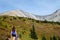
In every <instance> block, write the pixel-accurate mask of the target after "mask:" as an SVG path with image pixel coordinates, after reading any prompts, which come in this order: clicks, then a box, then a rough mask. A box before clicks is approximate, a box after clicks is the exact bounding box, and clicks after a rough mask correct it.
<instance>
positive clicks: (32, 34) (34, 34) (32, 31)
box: [31, 25, 38, 40]
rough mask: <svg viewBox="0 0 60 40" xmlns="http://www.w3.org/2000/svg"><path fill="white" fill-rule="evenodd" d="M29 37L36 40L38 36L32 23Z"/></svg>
mask: <svg viewBox="0 0 60 40" xmlns="http://www.w3.org/2000/svg"><path fill="white" fill-rule="evenodd" d="M31 38H32V39H34V40H38V37H37V35H36V32H35V28H34V25H33V26H32V29H31Z"/></svg>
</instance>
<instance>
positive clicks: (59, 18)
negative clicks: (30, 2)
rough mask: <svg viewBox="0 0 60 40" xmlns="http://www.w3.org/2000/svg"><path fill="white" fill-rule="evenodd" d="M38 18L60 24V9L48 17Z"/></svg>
mask: <svg viewBox="0 0 60 40" xmlns="http://www.w3.org/2000/svg"><path fill="white" fill-rule="evenodd" d="M36 17H37V18H39V19H40V20H43V21H44V20H47V21H54V22H60V9H59V10H56V11H55V12H54V13H52V14H50V15H46V16H38V15H36Z"/></svg>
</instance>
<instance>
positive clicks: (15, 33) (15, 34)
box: [11, 26, 17, 40]
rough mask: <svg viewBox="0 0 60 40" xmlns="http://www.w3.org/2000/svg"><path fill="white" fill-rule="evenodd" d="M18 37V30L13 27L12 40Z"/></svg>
mask: <svg viewBox="0 0 60 40" xmlns="http://www.w3.org/2000/svg"><path fill="white" fill-rule="evenodd" d="M16 36H17V32H16V29H15V26H13V28H12V30H11V37H12V40H15V38H16Z"/></svg>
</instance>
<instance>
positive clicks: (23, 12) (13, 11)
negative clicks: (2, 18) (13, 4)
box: [0, 10, 37, 19]
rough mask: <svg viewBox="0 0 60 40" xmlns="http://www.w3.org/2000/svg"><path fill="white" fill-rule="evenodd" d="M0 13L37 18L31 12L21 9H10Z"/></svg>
mask: <svg viewBox="0 0 60 40" xmlns="http://www.w3.org/2000/svg"><path fill="white" fill-rule="evenodd" d="M0 15H8V16H18V17H27V18H32V19H37V18H36V17H35V16H34V15H33V14H31V13H28V12H25V11H22V10H12V11H8V12H4V13H1V14H0Z"/></svg>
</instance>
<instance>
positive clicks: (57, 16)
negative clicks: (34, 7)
mask: <svg viewBox="0 0 60 40" xmlns="http://www.w3.org/2000/svg"><path fill="white" fill-rule="evenodd" d="M0 15H9V16H19V17H27V18H32V19H35V20H42V21H45V20H47V21H54V22H60V9H58V10H56V11H55V12H54V13H52V14H50V15H45V16H39V15H33V14H31V13H28V12H25V11H23V10H13V11H9V12H5V13H1V14H0Z"/></svg>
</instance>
